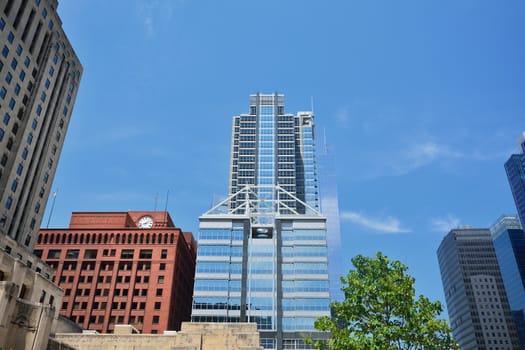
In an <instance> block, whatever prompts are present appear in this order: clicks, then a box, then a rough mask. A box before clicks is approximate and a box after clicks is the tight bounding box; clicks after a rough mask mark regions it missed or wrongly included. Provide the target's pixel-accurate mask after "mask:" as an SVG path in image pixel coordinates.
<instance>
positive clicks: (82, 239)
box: [80, 233, 84, 244]
mask: <svg viewBox="0 0 525 350" xmlns="http://www.w3.org/2000/svg"><path fill="white" fill-rule="evenodd" d="M82 243H84V234H83V233H82V234H80V244H82Z"/></svg>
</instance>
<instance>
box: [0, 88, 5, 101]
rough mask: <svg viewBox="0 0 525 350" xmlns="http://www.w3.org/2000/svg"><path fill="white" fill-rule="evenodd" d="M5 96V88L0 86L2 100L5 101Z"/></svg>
mask: <svg viewBox="0 0 525 350" xmlns="http://www.w3.org/2000/svg"><path fill="white" fill-rule="evenodd" d="M6 94H7V90H6V89H5V87H3V86H2V88H1V89H0V97H2V99H5V95H6Z"/></svg>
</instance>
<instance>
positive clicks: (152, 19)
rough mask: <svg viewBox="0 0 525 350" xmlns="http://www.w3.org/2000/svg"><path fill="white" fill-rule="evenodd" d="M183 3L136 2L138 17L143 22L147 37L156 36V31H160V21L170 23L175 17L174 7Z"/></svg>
mask: <svg viewBox="0 0 525 350" xmlns="http://www.w3.org/2000/svg"><path fill="white" fill-rule="evenodd" d="M183 2H184V1H182V0H179V1H171V0H136V1H135V4H136V8H137V15H138V16H139V17H140V18H141V20H142V24H143V27H144V33H145V34H146V36H147V37H152V36H154V35H155V30H156V29H158V23H159V21H160V22H168V21H170V20H171V19H172V17H173V13H174V6H175V5H176V4H177V3H183Z"/></svg>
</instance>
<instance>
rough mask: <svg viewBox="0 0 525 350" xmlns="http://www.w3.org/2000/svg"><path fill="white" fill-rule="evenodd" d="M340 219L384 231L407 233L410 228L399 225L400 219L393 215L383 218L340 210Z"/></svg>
mask: <svg viewBox="0 0 525 350" xmlns="http://www.w3.org/2000/svg"><path fill="white" fill-rule="evenodd" d="M340 218H341V219H342V220H347V221H350V222H353V223H355V224H358V225H361V226H363V227H366V228H369V229H372V230H375V231H379V232H384V233H407V232H411V230H410V229H408V228H405V227H403V226H402V225H401V221H400V220H399V219H397V218H395V217H393V216H387V217H384V218H372V217H369V216H366V215H364V214H362V213H358V212H355V211H342V212H341V213H340Z"/></svg>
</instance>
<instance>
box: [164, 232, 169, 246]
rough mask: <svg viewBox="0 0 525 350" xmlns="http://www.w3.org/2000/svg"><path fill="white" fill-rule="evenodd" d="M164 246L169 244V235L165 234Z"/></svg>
mask: <svg viewBox="0 0 525 350" xmlns="http://www.w3.org/2000/svg"><path fill="white" fill-rule="evenodd" d="M164 244H168V234H167V233H166V234H164Z"/></svg>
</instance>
